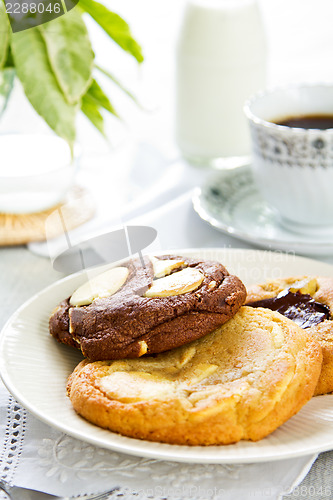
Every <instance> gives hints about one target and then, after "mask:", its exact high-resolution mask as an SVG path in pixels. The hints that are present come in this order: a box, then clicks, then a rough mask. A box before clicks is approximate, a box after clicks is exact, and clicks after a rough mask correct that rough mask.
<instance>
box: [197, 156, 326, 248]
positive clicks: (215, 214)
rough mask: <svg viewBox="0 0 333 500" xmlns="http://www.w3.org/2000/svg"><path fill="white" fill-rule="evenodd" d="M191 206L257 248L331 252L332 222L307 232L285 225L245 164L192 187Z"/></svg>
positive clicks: (229, 232) (225, 231) (211, 222)
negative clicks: (266, 200)
mask: <svg viewBox="0 0 333 500" xmlns="http://www.w3.org/2000/svg"><path fill="white" fill-rule="evenodd" d="M193 207H194V209H195V211H196V212H197V213H198V215H199V216H200V217H201V218H202V219H203V220H205V221H206V222H208V223H209V224H210V225H211V226H213V227H215V228H216V229H218V230H219V231H222V232H223V233H227V234H230V235H231V236H234V237H235V238H238V239H240V240H243V241H248V242H250V243H252V244H254V245H256V246H258V247H261V248H269V249H271V250H272V249H275V250H285V251H293V252H296V253H298V254H300V255H311V256H319V255H331V254H332V253H333V226H332V227H331V228H327V227H325V228H320V227H318V228H317V230H315V229H314V228H313V227H311V229H310V230H309V231H308V232H304V228H302V227H300V226H299V227H298V226H296V225H294V226H293V229H291V228H287V227H285V226H284V225H283V224H282V223H281V220H280V217H279V215H278V213H277V212H276V211H274V210H273V209H272V208H271V207H269V206H268V204H267V203H266V202H265V200H264V199H263V198H262V196H261V194H260V193H259V191H258V188H257V186H256V184H255V181H254V178H253V175H252V171H251V167H250V166H248V165H247V166H245V167H239V168H236V169H232V170H225V171H221V172H217V173H215V174H214V175H212V176H210V177H209V178H208V179H207V181H206V182H205V183H204V185H203V186H202V187H201V188H197V189H196V190H195V192H194V195H193Z"/></svg>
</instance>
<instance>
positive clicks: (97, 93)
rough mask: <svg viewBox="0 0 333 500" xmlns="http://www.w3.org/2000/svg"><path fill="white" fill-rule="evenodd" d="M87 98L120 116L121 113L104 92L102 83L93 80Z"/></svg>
mask: <svg viewBox="0 0 333 500" xmlns="http://www.w3.org/2000/svg"><path fill="white" fill-rule="evenodd" d="M85 97H86V98H87V100H89V101H91V102H93V103H95V104H96V106H98V107H101V108H104V109H106V110H107V111H109V112H110V113H112V114H113V115H115V116H117V117H118V118H119V115H118V113H117V111H116V110H115V108H114V107H113V106H112V104H111V102H110V100H109V98H108V96H107V95H106V94H105V93H104V91H103V90H102V88H101V87H100V85H99V84H98V83H97V82H96V80H93V81H92V83H91V85H90V87H89V89H88V90H87V93H86V95H85Z"/></svg>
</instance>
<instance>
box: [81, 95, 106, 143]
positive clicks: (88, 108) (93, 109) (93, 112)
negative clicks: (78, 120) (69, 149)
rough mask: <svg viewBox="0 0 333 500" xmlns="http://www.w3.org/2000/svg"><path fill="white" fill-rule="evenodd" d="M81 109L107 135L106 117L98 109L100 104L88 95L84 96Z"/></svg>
mask: <svg viewBox="0 0 333 500" xmlns="http://www.w3.org/2000/svg"><path fill="white" fill-rule="evenodd" d="M81 111H82V112H83V113H84V114H85V115H86V117H87V118H88V119H89V120H90V121H91V123H92V124H93V125H94V126H95V127H96V128H97V129H98V130H99V131H100V132H101V134H103V135H105V132H104V118H103V116H102V114H101V113H100V111H99V109H98V105H97V104H95V103H94V102H92V101H91V100H90V99H89V98H87V96H86V95H84V96H83V98H82V104H81Z"/></svg>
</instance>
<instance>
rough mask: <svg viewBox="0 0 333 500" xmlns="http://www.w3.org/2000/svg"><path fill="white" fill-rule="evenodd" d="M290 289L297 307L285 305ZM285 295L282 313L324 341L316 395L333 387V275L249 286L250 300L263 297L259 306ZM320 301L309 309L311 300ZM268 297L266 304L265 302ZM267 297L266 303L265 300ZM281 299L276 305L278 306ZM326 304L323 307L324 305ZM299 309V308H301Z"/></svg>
mask: <svg viewBox="0 0 333 500" xmlns="http://www.w3.org/2000/svg"><path fill="white" fill-rule="evenodd" d="M286 293H289V296H290V294H293V295H295V297H294V298H293V297H291V298H292V300H293V301H294V302H295V304H294V306H293V307H290V306H289V307H286V306H284V305H283V297H286ZM280 295H281V298H280V299H279V300H280V303H281V302H282V308H283V309H284V310H281V308H280V310H279V312H281V313H282V314H285V315H287V316H288V317H289V318H291V319H293V320H294V321H296V322H297V323H298V324H299V325H300V326H302V328H305V329H306V331H307V332H308V333H309V334H310V335H312V336H313V337H314V338H315V339H316V340H317V341H318V342H319V343H320V345H321V347H322V350H323V366H322V370H321V374H320V377H319V381H318V385H317V387H316V390H315V395H319V394H327V393H329V392H332V391H333V321H332V311H333V278H325V277H318V276H298V277H288V278H284V279H277V280H272V281H267V282H266V283H262V284H257V285H252V286H250V287H248V295H247V299H246V303H251V304H253V303H255V302H258V301H259V306H261V307H269V305H268V304H267V300H269V299H272V298H275V297H278V296H280ZM297 296H298V298H301V299H302V298H303V301H301V302H303V304H302V303H297V300H298V299H297ZM304 297H308V299H309V300H311V299H312V303H313V302H315V303H318V307H317V308H313V307H312V308H311V309H312V311H311V310H310V311H307V308H306V304H307V300H304ZM261 301H264V304H263V303H262V302H261ZM265 301H266V304H265ZM278 306H279V303H277V304H275V306H274V307H278ZM320 306H322V307H320ZM297 310H298V311H297Z"/></svg>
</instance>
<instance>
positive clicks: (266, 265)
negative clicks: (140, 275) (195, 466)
mask: <svg viewBox="0 0 333 500" xmlns="http://www.w3.org/2000/svg"><path fill="white" fill-rule="evenodd" d="M175 253H177V254H180V255H181V254H186V255H196V256H198V257H200V258H203V259H215V260H219V261H221V262H222V263H223V264H224V265H226V267H227V268H228V269H229V271H230V272H232V273H235V274H237V275H238V276H239V277H240V278H241V279H243V281H244V283H245V284H250V283H253V282H257V281H262V280H265V279H267V278H277V277H282V276H288V275H296V274H304V273H308V274H321V275H326V276H333V266H329V265H327V264H323V263H320V262H317V261H314V260H309V259H306V258H303V257H296V256H294V255H287V254H285V253H274V252H269V251H256V250H230V249H205V250H191V251H189V250H177V251H176V252H175ZM96 272H100V270H96ZM85 279H86V276H85V274H84V273H82V272H81V273H77V274H76V275H72V276H69V277H67V278H65V279H63V280H61V281H59V282H57V283H55V284H53V285H51V286H50V287H48V288H46V289H45V290H43V291H41V292H40V293H39V294H38V295H36V296H34V297H33V298H32V299H31V300H29V301H28V302H27V303H26V304H24V305H23V306H22V307H21V308H20V309H19V310H18V311H17V312H16V313H15V314H14V315H13V316H12V317H11V319H10V320H9V321H8V322H7V324H6V326H5V327H4V329H3V331H2V336H1V344H0V366H1V376H2V378H3V381H4V383H5V385H6V386H7V388H8V389H9V391H10V392H11V393H12V394H13V395H14V397H15V398H16V399H17V400H18V401H19V402H20V403H21V404H22V405H23V406H25V407H26V408H27V409H28V410H29V411H30V412H31V413H33V414H34V415H35V416H36V417H37V418H39V419H41V420H43V421H44V422H46V423H48V424H50V425H51V426H54V427H56V428H57V429H59V430H61V431H63V432H65V433H66V434H69V435H71V436H73V437H76V438H78V439H81V440H83V441H87V442H89V443H92V444H95V445H97V446H101V447H104V448H109V449H112V450H117V451H121V452H123V453H129V454H132V455H137V456H143V457H153V458H157V459H165V460H173V461H180V462H200V463H246V462H262V461H268V460H279V459H284V458H291V457H295V456H301V455H309V454H312V453H315V452H320V451H325V450H329V449H333V396H320V397H316V398H313V399H312V400H311V401H310V402H309V403H308V404H307V405H306V406H305V407H303V409H302V410H301V411H300V412H299V413H298V414H297V415H295V416H294V417H293V418H291V419H290V420H289V421H288V422H286V423H285V424H284V425H283V426H281V427H280V428H279V429H278V430H277V431H275V432H274V433H273V434H271V435H270V436H268V437H267V438H265V439H263V440H261V441H259V442H257V443H251V442H246V441H242V442H240V443H238V444H235V445H228V446H207V447H188V446H176V445H167V444H161V443H151V442H148V441H140V440H136V439H131V438H126V437H123V436H120V435H117V434H114V433H112V432H109V431H106V430H103V429H100V428H99V427H96V426H94V425H92V424H90V423H89V422H86V421H85V420H83V419H82V418H81V417H79V416H78V415H77V414H76V413H75V411H74V410H73V408H72V406H71V403H70V401H69V399H68V398H67V396H66V389H65V388H66V380H67V377H68V375H69V374H70V373H71V372H72V370H73V368H74V367H75V366H76V364H77V363H78V362H79V361H80V359H81V356H80V355H79V354H78V352H76V351H75V350H74V349H72V348H70V347H67V346H65V345H61V344H58V343H57V342H56V341H55V340H54V339H53V338H52V337H51V336H50V335H49V333H48V318H49V315H50V312H51V311H52V309H53V308H54V307H55V306H56V305H57V304H58V302H60V301H61V300H62V299H63V298H65V297H67V296H69V295H70V294H71V293H72V292H73V290H74V289H75V288H77V287H78V286H80V285H81V284H82V283H83V282H84V281H85Z"/></svg>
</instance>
